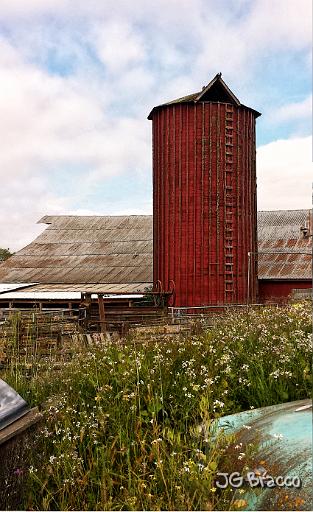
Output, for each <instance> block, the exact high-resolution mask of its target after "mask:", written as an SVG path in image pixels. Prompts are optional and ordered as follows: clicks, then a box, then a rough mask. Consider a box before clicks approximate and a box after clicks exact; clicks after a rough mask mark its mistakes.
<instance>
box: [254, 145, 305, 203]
mask: <svg viewBox="0 0 313 512" xmlns="http://www.w3.org/2000/svg"><path fill="white" fill-rule="evenodd" d="M312 171H313V164H312V140H311V137H303V138H292V139H286V140H277V141H275V142H271V143H270V144H266V145H264V146H261V147H259V148H258V150H257V179H258V182H257V183H258V209H259V210H279V209H286V210H288V209H289V210H292V209H301V208H310V207H312V203H311V196H312V181H313V172H312Z"/></svg>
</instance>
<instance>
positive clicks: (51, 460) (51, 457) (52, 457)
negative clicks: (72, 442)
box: [49, 455, 56, 464]
mask: <svg viewBox="0 0 313 512" xmlns="http://www.w3.org/2000/svg"><path fill="white" fill-rule="evenodd" d="M55 459H56V457H55V456H54V455H51V456H50V458H49V462H50V464H53V463H54V461H55Z"/></svg>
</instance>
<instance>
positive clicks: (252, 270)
mask: <svg viewBox="0 0 313 512" xmlns="http://www.w3.org/2000/svg"><path fill="white" fill-rule="evenodd" d="M259 115H260V114H259V112H257V111H255V110H253V109H252V108H249V107H246V106H244V105H242V104H241V103H240V101H239V100H238V99H237V98H236V96H235V95H234V94H233V93H232V92H231V91H230V89H229V88H228V87H227V85H226V84H225V82H224V81H223V80H222V78H221V74H218V75H216V76H215V78H214V79H213V80H212V81H211V82H210V83H209V85H208V86H206V87H204V88H203V89H202V91H201V92H199V93H195V94H192V95H190V96H186V97H184V98H180V99H177V100H174V101H171V102H169V103H166V104H164V105H160V106H158V107H155V108H154V109H153V110H152V112H151V113H150V115H149V117H148V119H151V120H152V138H153V245H154V249H153V279H154V284H155V286H157V285H158V286H160V283H161V285H162V288H163V289H164V290H165V291H168V290H170V289H172V288H173V287H175V302H174V304H175V306H191V307H192V306H202V305H217V304H236V303H237V304H240V303H246V302H247V301H251V302H252V301H255V299H256V294H257V225H256V222H257V207H256V165H255V153H256V150H255V120H256V118H257V117H258V116H259Z"/></svg>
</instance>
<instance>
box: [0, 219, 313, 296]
mask: <svg viewBox="0 0 313 512" xmlns="http://www.w3.org/2000/svg"><path fill="white" fill-rule="evenodd" d="M39 222H43V223H46V224H48V226H47V228H46V229H45V231H43V233H41V234H40V235H39V236H38V237H37V238H36V239H35V240H34V241H33V242H32V243H30V244H29V245H28V246H27V247H24V248H23V249H21V250H20V251H18V252H17V253H16V254H15V255H13V256H11V257H10V258H9V259H8V260H6V261H5V262H3V263H2V264H0V283H19V284H22V283H28V284H29V283H39V284H40V285H41V287H40V289H37V290H36V291H38V292H39V291H41V292H42V291H44V289H43V288H42V286H44V285H49V286H52V285H53V287H54V291H56V292H57V291H58V292H63V291H66V290H67V291H72V292H78V291H86V292H87V291H88V290H90V292H91V293H97V291H98V292H99V293H136V292H142V291H144V290H145V288H147V287H148V286H149V285H150V284H151V283H152V279H153V278H152V254H153V232H152V216H151V215H131V216H65V215H61V216H46V217H43V218H42V219H41V220H40V221H39ZM301 228H303V229H302V230H301ZM305 230H307V231H305ZM310 234H312V218H311V215H310V211H309V210H277V211H262V212H259V213H258V238H259V256H258V265H259V267H258V268H259V278H260V279H310V278H311V261H312V237H310V236H307V237H305V235H310ZM49 290H50V288H49Z"/></svg>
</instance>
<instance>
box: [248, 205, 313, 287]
mask: <svg viewBox="0 0 313 512" xmlns="http://www.w3.org/2000/svg"><path fill="white" fill-rule="evenodd" d="M258 240H259V243H258V250H259V255H258V260H259V265H258V273H259V279H297V280H299V279H312V212H311V211H310V210H277V211H269V212H266V211H264V212H258Z"/></svg>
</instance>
